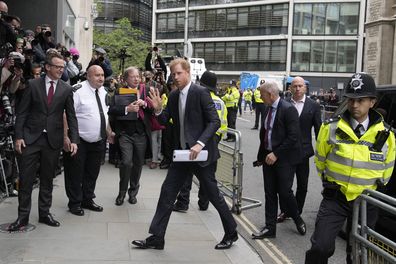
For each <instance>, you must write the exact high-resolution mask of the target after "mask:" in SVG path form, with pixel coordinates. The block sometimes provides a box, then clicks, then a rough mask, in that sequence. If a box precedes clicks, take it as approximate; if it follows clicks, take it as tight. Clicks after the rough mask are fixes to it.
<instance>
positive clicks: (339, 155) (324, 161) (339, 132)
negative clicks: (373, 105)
mask: <svg viewBox="0 0 396 264" xmlns="http://www.w3.org/2000/svg"><path fill="white" fill-rule="evenodd" d="M346 120H349V119H348V118H346V114H344V116H343V117H342V118H340V119H336V120H330V121H329V122H325V123H323V124H322V127H321V128H320V132H319V135H318V139H317V141H316V152H315V163H316V168H317V170H318V173H319V176H321V177H322V179H324V180H327V181H329V182H334V183H336V184H338V185H339V186H340V191H341V192H342V193H343V194H344V195H345V197H346V199H347V200H348V201H351V200H355V199H356V198H357V197H358V196H359V195H360V194H361V193H362V192H363V190H364V189H372V190H375V189H376V188H377V184H376V180H380V181H381V182H382V183H383V184H387V183H388V181H389V179H390V177H391V175H392V171H393V167H394V164H395V151H396V149H395V135H394V133H393V132H391V133H390V135H389V137H388V139H387V141H386V142H385V144H384V146H383V147H382V150H381V152H375V151H373V150H370V147H371V146H372V145H373V143H374V142H375V137H376V135H377V133H378V131H381V130H384V129H385V127H384V122H383V120H382V117H381V116H380V115H379V114H378V113H377V112H375V111H374V110H370V112H369V120H370V124H371V125H369V127H368V129H367V131H366V132H365V133H364V134H363V135H362V136H361V137H360V139H359V138H358V137H357V136H356V135H355V133H354V132H353V129H352V128H351V126H350V125H349V123H348V122H347V121H346Z"/></svg>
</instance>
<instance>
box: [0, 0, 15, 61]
mask: <svg viewBox="0 0 396 264" xmlns="http://www.w3.org/2000/svg"><path fill="white" fill-rule="evenodd" d="M7 13H8V6H7V4H6V3H5V2H3V1H0V59H1V58H5V57H6V55H7V54H6V53H5V50H6V47H5V45H6V44H7V43H9V44H10V45H11V46H13V47H14V46H15V43H16V34H15V33H14V31H13V30H12V28H11V26H10V25H9V24H8V23H6V22H5V21H4V19H5V18H6V17H7V16H8V14H7Z"/></svg>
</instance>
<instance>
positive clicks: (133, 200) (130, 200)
mask: <svg viewBox="0 0 396 264" xmlns="http://www.w3.org/2000/svg"><path fill="white" fill-rule="evenodd" d="M128 202H129V203H130V204H136V203H137V199H136V197H134V196H129V199H128Z"/></svg>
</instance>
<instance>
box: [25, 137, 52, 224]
mask: <svg viewBox="0 0 396 264" xmlns="http://www.w3.org/2000/svg"><path fill="white" fill-rule="evenodd" d="M59 155H60V149H53V148H51V146H50V145H49V143H48V137H47V133H44V132H43V133H42V134H41V136H40V137H39V138H38V139H37V141H36V142H34V143H33V144H30V145H27V146H26V148H24V149H22V155H21V158H20V160H19V161H20V164H19V165H20V167H19V168H20V175H19V193H18V202H19V205H18V218H20V219H23V220H29V214H30V209H31V206H32V190H33V183H34V180H35V178H36V171H37V163H38V162H40V168H39V170H40V173H39V177H40V190H39V199H38V207H39V216H43V217H44V216H46V215H48V214H49V209H50V207H51V204H52V189H53V182H52V181H53V179H54V177H55V169H56V166H57V164H58V160H59Z"/></svg>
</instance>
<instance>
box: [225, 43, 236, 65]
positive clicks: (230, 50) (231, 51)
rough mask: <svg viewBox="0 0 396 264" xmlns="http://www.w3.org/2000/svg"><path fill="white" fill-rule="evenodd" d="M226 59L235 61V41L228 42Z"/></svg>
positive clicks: (231, 61)
mask: <svg viewBox="0 0 396 264" xmlns="http://www.w3.org/2000/svg"><path fill="white" fill-rule="evenodd" d="M226 61H227V62H230V63H235V42H227V43H226Z"/></svg>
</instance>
